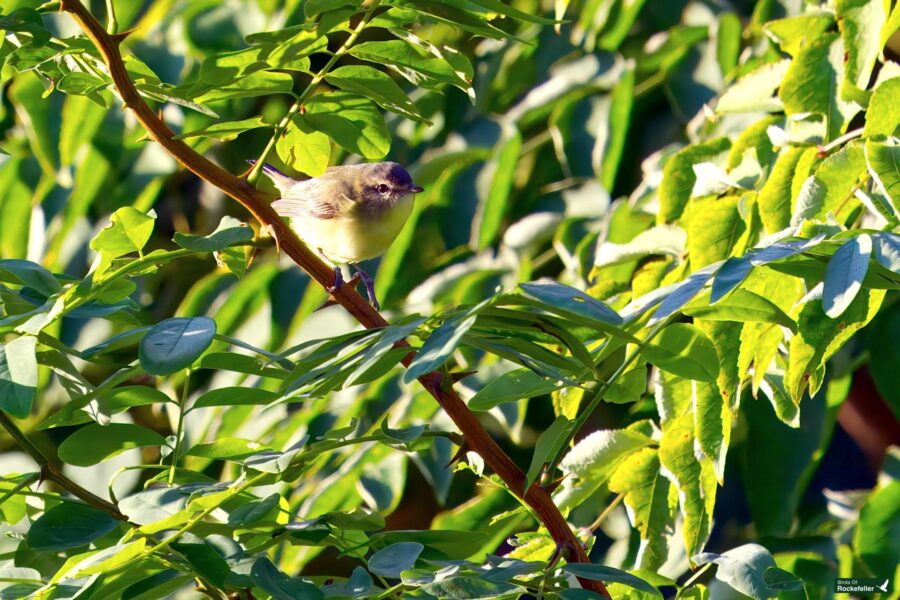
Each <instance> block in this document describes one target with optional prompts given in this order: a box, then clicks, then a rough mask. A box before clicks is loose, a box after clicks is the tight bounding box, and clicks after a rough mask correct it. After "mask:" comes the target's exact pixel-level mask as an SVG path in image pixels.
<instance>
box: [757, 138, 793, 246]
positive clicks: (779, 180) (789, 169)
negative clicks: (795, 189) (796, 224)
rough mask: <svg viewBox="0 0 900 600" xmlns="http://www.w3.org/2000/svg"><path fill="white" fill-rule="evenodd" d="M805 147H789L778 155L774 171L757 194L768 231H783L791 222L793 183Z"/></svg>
mask: <svg viewBox="0 0 900 600" xmlns="http://www.w3.org/2000/svg"><path fill="white" fill-rule="evenodd" d="M803 151H804V149H803V148H795V147H791V148H787V149H785V150H783V151H782V152H781V154H779V155H778V158H777V159H776V161H775V165H774V166H773V167H772V173H771V174H770V175H769V177H768V178H767V179H766V183H765V184H763V186H762V188H760V190H759V196H757V206H759V216H760V219H761V220H762V223H763V226H764V227H765V228H766V233H770V234H771V233H775V232H776V231H781V230H782V229H785V228H786V227H788V226H789V225H790V222H791V184H792V182H793V178H794V172H795V170H796V168H797V163H798V162H799V161H800V157H801V156H803Z"/></svg>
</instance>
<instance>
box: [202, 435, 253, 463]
mask: <svg viewBox="0 0 900 600" xmlns="http://www.w3.org/2000/svg"><path fill="white" fill-rule="evenodd" d="M267 449H269V448H268V446H265V445H263V444H260V443H259V442H254V441H253V440H245V439H241V438H233V437H223V438H218V439H217V440H215V441H213V442H210V443H208V444H197V445H196V446H193V447H192V448H191V449H190V450H188V451H187V453H186V454H187V455H188V456H200V457H203V458H210V459H218V460H240V459H242V458H247V457H248V456H252V455H253V454H256V453H258V452H260V451H264V450H267Z"/></svg>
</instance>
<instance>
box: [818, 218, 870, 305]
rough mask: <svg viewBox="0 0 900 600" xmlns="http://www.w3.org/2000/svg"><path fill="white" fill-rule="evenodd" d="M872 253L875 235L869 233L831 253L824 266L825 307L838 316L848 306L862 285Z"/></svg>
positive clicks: (823, 293) (823, 300)
mask: <svg viewBox="0 0 900 600" xmlns="http://www.w3.org/2000/svg"><path fill="white" fill-rule="evenodd" d="M870 256H872V238H871V237H869V236H868V235H867V234H862V235H858V236H856V237H854V238H853V239H851V240H850V241H849V242H847V243H845V244H843V245H842V246H841V247H840V248H838V249H837V251H836V252H835V253H834V254H833V255H832V257H831V260H829V261H828V268H827V269H826V270H825V284H824V289H823V291H822V308H824V309H825V314H826V315H828V316H829V317H831V318H832V319H836V318H838V317H839V316H841V315H842V314H844V311H845V310H847V307H848V306H850V303H851V302H853V299H854V298H856V295H857V294H858V293H859V290H860V288H861V287H862V281H863V279H865V277H866V271H868V270H869V257H870Z"/></svg>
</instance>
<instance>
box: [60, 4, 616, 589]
mask: <svg viewBox="0 0 900 600" xmlns="http://www.w3.org/2000/svg"><path fill="white" fill-rule="evenodd" d="M60 8H61V10H63V11H65V12H68V13H70V14H71V16H72V18H73V19H74V20H75V21H76V22H77V23H78V25H79V26H80V27H81V29H82V30H83V31H84V32H85V33H86V34H87V36H88V37H89V38H90V39H91V41H92V42H93V44H94V45H95V46H96V47H97V49H98V50H99V51H100V55H101V56H102V57H103V61H104V62H105V63H106V66H107V68H108V69H109V73H110V76H111V77H112V80H113V83H114V85H115V87H116V89H117V90H118V92H119V95H120V96H121V97H122V101H123V103H124V104H125V106H126V107H128V108H130V109H131V110H132V111H133V112H134V114H135V117H137V119H138V121H140V123H141V124H142V125H143V126H144V128H145V129H146V130H147V132H148V133H149V134H150V136H151V137H152V138H153V139H154V140H156V142H158V143H159V144H160V145H161V146H162V147H163V148H164V149H165V150H166V152H168V153H169V154H170V155H171V156H172V157H173V158H175V160H177V161H178V162H179V163H180V164H181V165H183V166H184V167H185V168H186V169H188V170H189V171H190V172H192V173H193V174H195V175H196V176H197V177H200V178H201V179H203V180H204V181H207V182H208V183H210V184H212V185H214V186H216V187H217V188H219V189H220V190H222V191H223V192H225V193H226V194H227V195H229V196H231V197H232V198H234V199H235V200H237V201H238V202H239V203H241V204H242V205H243V206H244V208H246V209H247V210H248V211H250V213H251V214H252V215H253V216H254V217H255V218H256V219H257V220H258V221H259V222H260V223H261V224H262V225H263V226H264V227H266V228H267V229H268V230H269V231H270V232H271V233H272V235H273V237H275V239H276V241H277V242H278V243H279V244H280V246H281V249H282V250H283V251H284V253H285V254H287V255H288V256H290V257H291V258H292V259H293V260H294V262H295V263H297V265H298V266H299V267H300V268H301V269H303V270H304V271H306V273H307V274H308V275H309V276H310V277H311V278H312V279H314V280H315V281H316V282H317V283H319V285H321V286H322V287H325V288H328V287H330V286H331V285H332V284H333V278H334V273H333V272H332V270H331V268H329V267H328V265H326V264H325V263H324V262H322V260H320V259H319V257H318V256H316V254H315V253H313V252H312V251H310V250H309V248H307V247H306V245H304V244H303V243H302V242H301V241H300V240H299V238H298V237H297V235H296V234H295V233H294V232H293V231H292V230H291V229H290V228H289V227H288V226H287V224H286V223H285V222H284V221H282V220H281V219H280V218H279V217H278V216H277V215H276V214H275V211H274V210H273V209H272V208H271V207H270V206H269V202H268V200H269V196H268V194H265V193H263V192H261V191H259V190H257V189H256V188H254V187H253V186H251V185H250V184H248V183H247V182H246V181H245V180H243V179H241V178H239V177H236V176H235V175H232V174H231V173H229V172H227V171H225V170H224V169H222V168H221V167H219V166H218V165H216V164H215V163H213V162H212V161H210V160H209V159H207V158H206V157H204V156H202V155H200V154H198V153H197V152H195V151H194V150H192V149H191V148H190V146H188V145H187V144H186V143H184V142H182V141H181V140H176V139H174V138H175V134H174V133H173V132H172V130H171V129H169V127H168V126H167V125H166V124H165V122H163V121H162V120H161V119H160V118H159V117H158V116H157V115H156V113H155V112H153V109H151V108H150V107H149V106H148V105H147V104H146V103H145V102H144V100H143V98H141V95H140V93H139V92H138V90H137V88H135V86H134V84H133V83H132V82H131V79H130V78H129V77H128V72H127V71H126V70H125V65H124V63H123V62H122V54H121V52H120V50H119V43H120V42H121V41H122V39H123V38H122V37H121V36H112V35H110V34H108V33H107V32H106V30H105V29H104V28H103V26H102V25H101V24H100V23H99V22H98V21H97V19H95V18H94V17H93V15H91V13H90V12H89V11H88V10H87V9H86V8H85V7H84V5H82V4H81V2H80V1H79V0H62V1H61V2H60ZM332 296H333V297H334V299H335V301H336V302H337V303H339V304H340V305H341V306H343V307H344V308H345V309H346V310H347V312H349V313H350V314H351V315H352V316H353V317H354V318H355V319H356V320H357V321H358V322H359V323H360V324H361V325H363V326H364V327H366V328H368V329H373V328H379V327H386V326H387V325H388V322H387V321H385V319H384V317H382V316H381V314H379V313H378V311H376V310H375V309H374V308H372V306H371V305H370V304H369V303H368V301H366V300H365V299H364V298H363V297H362V296H361V295H359V294H358V293H357V292H356V290H355V289H353V288H352V287H351V286H346V285H345V286H342V287H341V288H339V289H338V290H336V291H335V292H334V293H333V294H332ZM398 346H401V347H408V344H407V343H406V342H401V343H399V344H398ZM411 360H412V354H410V355H409V356H407V357H406V358H405V359H404V360H403V363H404V365H407V366H408V365H409V363H410V361H411ZM419 382H420V383H421V384H422V386H423V387H424V388H425V389H426V390H427V391H428V393H430V394H431V395H432V396H433V397H434V399H435V400H437V402H438V404H439V405H440V406H441V408H443V409H444V411H445V412H446V413H447V414H448V415H449V416H450V418H451V419H452V420H453V422H454V423H455V424H456V426H457V427H458V428H459V430H460V431H461V432H462V435H463V437H464V438H465V441H466V443H467V444H468V445H469V447H471V448H472V450H474V451H476V452H477V453H478V454H479V455H480V456H481V457H482V458H483V459H484V462H485V463H486V464H487V465H488V466H489V467H490V468H491V469H493V471H494V472H495V473H497V475H498V476H500V478H501V479H503V481H504V483H506V485H507V486H508V487H509V489H510V490H511V491H512V492H513V493H515V494H516V495H518V496H519V497H521V498H523V499H524V500H525V502H526V503H527V504H528V505H529V506H530V507H531V508H532V510H534V512H535V514H536V515H537V517H538V519H540V521H541V523H542V524H543V525H544V527H546V528H547V531H548V532H549V533H550V535H551V536H552V538H553V540H554V541H555V542H556V544H557V546H558V547H559V548H560V549H563V550H565V551H566V552H567V556H568V557H569V559H570V560H572V561H574V562H590V559H589V558H588V556H587V553H586V552H585V550H584V547H583V546H582V545H581V543H580V542H579V541H578V538H576V537H575V534H574V533H573V531H572V529H571V528H570V527H569V524H568V523H567V522H566V520H565V518H563V516H562V514H561V513H560V512H559V509H558V508H557V507H556V505H555V504H554V503H553V499H552V498H551V497H550V494H549V493H548V492H547V490H545V489H543V488H541V487H540V486H538V485H537V484H534V485H532V486H531V488H530V489H528V490H527V491H526V490H525V489H524V488H525V475H524V474H523V473H522V471H521V470H520V469H519V468H518V467H517V466H516V464H515V463H514V462H513V461H512V459H511V458H510V457H509V456H507V454H506V453H505V452H503V450H502V449H501V448H500V446H499V445H498V444H497V442H495V441H494V439H493V438H492V437H491V436H490V435H489V434H488V433H487V431H486V430H485V429H484V427H482V425H481V423H480V422H479V421H478V419H477V418H476V417H475V415H474V414H473V413H472V412H471V411H470V410H469V409H468V407H467V406H466V404H465V403H464V402H463V401H462V399H461V398H460V397H459V395H458V394H457V393H456V391H455V390H454V389H453V382H452V381H451V380H450V379H449V378H447V379H445V378H444V376H443V375H442V374H441V373H440V372H439V371H434V372H432V373H428V374H426V375H423V376H422V377H420V378H419ZM580 581H581V585H582V586H583V587H584V588H586V589H590V590H593V591H595V592H598V593H600V594H602V595H604V596H606V597H609V593H608V592H607V591H606V587H605V586H604V585H603V583H601V582H599V581H592V580H587V579H583V580H580Z"/></svg>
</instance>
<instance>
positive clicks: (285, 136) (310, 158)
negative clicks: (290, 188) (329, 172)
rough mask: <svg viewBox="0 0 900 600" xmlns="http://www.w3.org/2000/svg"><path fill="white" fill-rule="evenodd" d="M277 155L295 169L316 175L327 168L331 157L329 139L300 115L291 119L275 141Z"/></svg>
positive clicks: (312, 175) (311, 175)
mask: <svg viewBox="0 0 900 600" xmlns="http://www.w3.org/2000/svg"><path fill="white" fill-rule="evenodd" d="M275 151H276V152H278V157H279V158H280V159H281V160H283V161H284V163H285V164H286V165H289V166H290V167H291V168H293V169H294V170H295V171H300V172H301V173H306V174H307V175H309V176H310V177H318V176H319V175H322V174H323V173H324V172H325V169H327V168H328V162H329V161H330V159H331V140H330V139H329V137H328V136H327V135H326V134H324V133H322V132H321V131H316V130H315V129H313V128H312V127H311V126H310V124H309V123H307V122H306V121H304V120H303V119H302V118H301V117H299V116H296V117H294V118H292V119H291V122H290V123H289V124H288V126H287V128H286V129H285V130H284V132H283V133H282V134H281V136H279V138H278V139H277V140H276V142H275Z"/></svg>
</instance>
